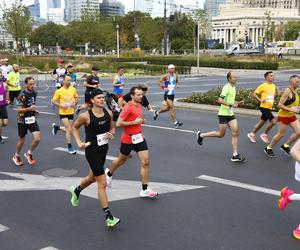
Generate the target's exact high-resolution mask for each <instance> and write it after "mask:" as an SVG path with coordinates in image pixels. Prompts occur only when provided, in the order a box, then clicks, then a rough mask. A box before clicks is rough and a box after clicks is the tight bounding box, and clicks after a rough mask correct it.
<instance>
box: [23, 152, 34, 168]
mask: <svg viewBox="0 0 300 250" xmlns="http://www.w3.org/2000/svg"><path fill="white" fill-rule="evenodd" d="M24 156H25V158H26V159H27V161H28V163H29V165H30V166H33V165H34V164H35V160H34V159H33V157H32V154H29V153H28V152H27V153H24Z"/></svg>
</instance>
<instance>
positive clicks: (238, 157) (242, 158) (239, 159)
mask: <svg viewBox="0 0 300 250" xmlns="http://www.w3.org/2000/svg"><path fill="white" fill-rule="evenodd" d="M230 160H231V161H233V162H243V161H245V160H246V158H245V157H242V156H241V155H240V154H237V155H235V156H232V157H231V159H230Z"/></svg>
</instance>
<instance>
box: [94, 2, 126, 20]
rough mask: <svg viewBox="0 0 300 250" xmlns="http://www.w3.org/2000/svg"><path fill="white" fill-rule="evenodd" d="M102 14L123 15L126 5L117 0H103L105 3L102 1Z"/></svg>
mask: <svg viewBox="0 0 300 250" xmlns="http://www.w3.org/2000/svg"><path fill="white" fill-rule="evenodd" d="M100 14H101V15H102V16H123V15H124V14H125V6H124V5H123V4H122V3H121V2H118V1H115V0H103V3H100Z"/></svg>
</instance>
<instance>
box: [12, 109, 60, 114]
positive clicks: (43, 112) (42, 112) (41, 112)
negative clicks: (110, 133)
mask: <svg viewBox="0 0 300 250" xmlns="http://www.w3.org/2000/svg"><path fill="white" fill-rule="evenodd" d="M14 110H16V111H17V110H18V109H14ZM39 113H40V114H44V115H57V114H56V113H50V112H45V111H39Z"/></svg>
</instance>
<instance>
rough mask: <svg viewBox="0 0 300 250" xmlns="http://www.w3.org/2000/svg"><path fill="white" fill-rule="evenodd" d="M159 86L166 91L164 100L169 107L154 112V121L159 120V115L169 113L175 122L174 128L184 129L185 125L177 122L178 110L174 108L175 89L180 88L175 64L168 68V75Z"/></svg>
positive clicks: (164, 76)
mask: <svg viewBox="0 0 300 250" xmlns="http://www.w3.org/2000/svg"><path fill="white" fill-rule="evenodd" d="M158 85H159V86H160V87H161V88H162V89H163V90H164V91H165V94H164V100H165V101H166V104H167V106H166V107H164V108H160V109H159V110H156V111H155V112H154V115H153V118H154V120H156V119H157V117H158V115H159V114H161V113H164V112H167V111H169V112H170V115H171V119H172V121H173V122H174V127H175V128H180V127H182V125H183V123H182V122H179V121H177V118H176V110H175V106H174V98H175V88H178V86H179V80H178V75H177V74H175V66H174V65H173V64H170V65H169V66H168V74H166V75H163V76H162V77H161V79H160V81H159V82H158Z"/></svg>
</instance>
